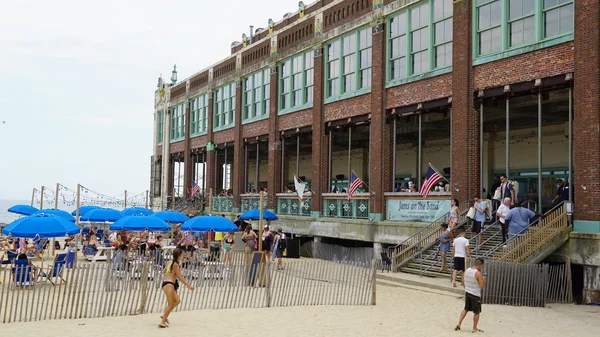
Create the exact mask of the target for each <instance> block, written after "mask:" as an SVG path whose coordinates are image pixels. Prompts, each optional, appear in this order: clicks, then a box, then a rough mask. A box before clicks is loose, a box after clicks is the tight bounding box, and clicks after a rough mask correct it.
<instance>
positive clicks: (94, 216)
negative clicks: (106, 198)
mask: <svg viewBox="0 0 600 337" xmlns="http://www.w3.org/2000/svg"><path fill="white" fill-rule="evenodd" d="M122 217H123V214H121V212H119V211H117V210H116V209H112V208H97V209H93V210H91V211H89V212H87V213H85V214H84V215H82V216H81V217H79V221H89V222H115V221H117V220H119V219H121V218H122Z"/></svg>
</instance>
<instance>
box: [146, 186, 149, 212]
mask: <svg viewBox="0 0 600 337" xmlns="http://www.w3.org/2000/svg"><path fill="white" fill-rule="evenodd" d="M148 192H149V191H148V190H146V208H148Z"/></svg>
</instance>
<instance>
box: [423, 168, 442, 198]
mask: <svg viewBox="0 0 600 337" xmlns="http://www.w3.org/2000/svg"><path fill="white" fill-rule="evenodd" d="M442 179H443V177H442V176H441V175H439V174H438V173H437V171H436V170H434V169H433V167H431V165H429V169H428V170H427V175H426V176H425V179H423V183H422V184H421V189H420V190H419V193H421V194H422V195H423V198H427V195H428V194H429V191H431V188H432V187H433V186H435V184H437V183H438V182H439V181H440V180H442Z"/></svg>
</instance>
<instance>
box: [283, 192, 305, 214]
mask: <svg viewBox="0 0 600 337" xmlns="http://www.w3.org/2000/svg"><path fill="white" fill-rule="evenodd" d="M310 211H311V195H310V194H305V195H304V197H303V200H302V202H301V201H300V199H298V195H297V194H295V193H293V194H290V193H277V214H281V215H298V216H310Z"/></svg>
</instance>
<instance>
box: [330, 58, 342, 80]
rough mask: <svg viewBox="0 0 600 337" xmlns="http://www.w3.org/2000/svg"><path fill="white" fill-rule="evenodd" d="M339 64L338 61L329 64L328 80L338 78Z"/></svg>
mask: <svg viewBox="0 0 600 337" xmlns="http://www.w3.org/2000/svg"><path fill="white" fill-rule="evenodd" d="M339 62H340V61H332V62H329V78H333V77H338V76H340V69H339V66H340V65H339Z"/></svg>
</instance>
